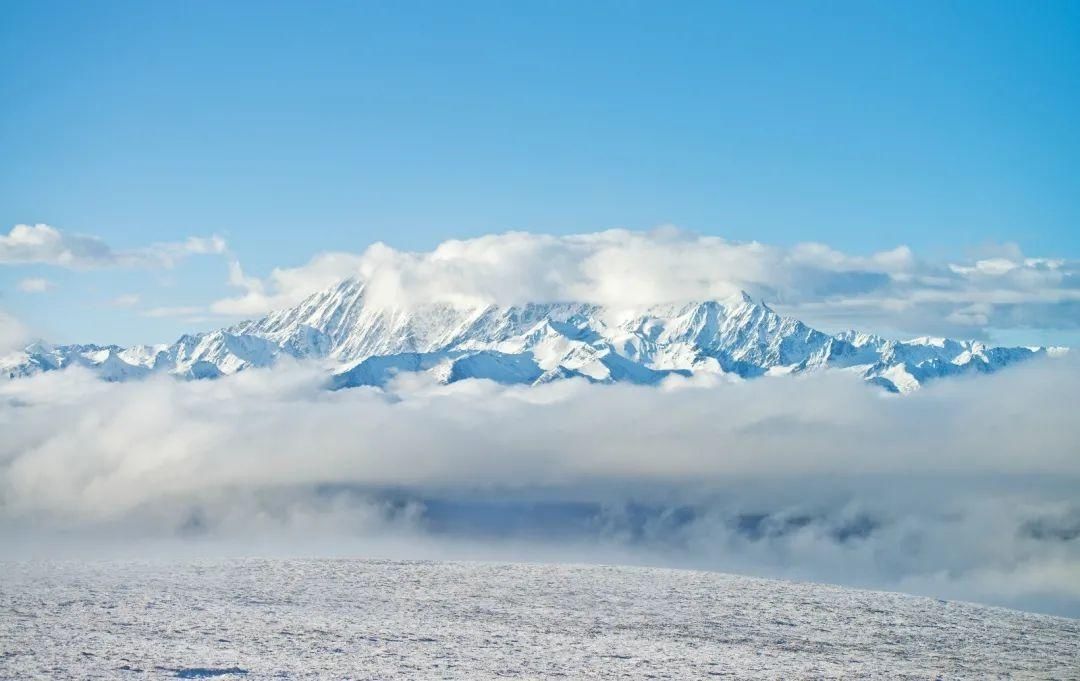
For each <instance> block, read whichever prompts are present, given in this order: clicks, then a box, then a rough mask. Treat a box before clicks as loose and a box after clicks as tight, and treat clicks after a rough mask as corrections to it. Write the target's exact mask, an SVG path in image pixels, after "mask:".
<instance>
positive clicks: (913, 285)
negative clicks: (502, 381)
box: [211, 228, 1080, 337]
mask: <svg viewBox="0 0 1080 681" xmlns="http://www.w3.org/2000/svg"><path fill="white" fill-rule="evenodd" d="M1078 272H1080V265H1078V263H1077V262H1074V261H1068V260H1064V259H1046V258H1030V257H1025V256H1023V254H1021V253H1020V252H1019V250H1018V249H1016V248H1015V247H1009V248H1004V249H1001V251H1000V253H998V254H995V256H994V257H992V258H985V259H980V260H975V261H972V262H953V263H935V262H931V261H927V260H924V259H921V258H919V257H917V256H916V254H915V253H913V252H912V251H911V249H909V248H907V247H905V246H898V247H896V248H894V249H891V250H887V251H882V252H879V253H873V254H870V255H865V256H864V255H852V254H847V253H844V252H842V251H839V250H836V249H834V248H831V247H829V246H826V245H823V244H816V243H806V244H799V245H796V246H794V247H790V248H781V247H776V246H769V245H766V244H762V243H758V242H733V241H728V240H725V239H722V238H720V237H712V236H702V235H698V234H692V233H687V232H684V231H680V230H678V229H674V228H662V229H658V230H654V231H651V232H631V231H626V230H610V231H606V232H598V233H593V234H579V235H571V236H552V235H544V234H531V233H523V232H511V233H506V234H496V235H488V236H483V237H478V238H475V239H467V240H451V241H446V242H443V243H441V244H439V245H438V246H437V247H436V248H435V249H434V250H432V251H429V252H422V253H417V252H407V251H400V250H397V249H394V248H391V247H390V246H387V245H386V244H382V243H377V244H374V245H372V246H370V247H369V248H367V249H366V250H365V251H363V252H362V253H360V254H348V253H328V254H322V255H319V256H317V257H316V258H314V259H313V260H312V261H311V262H309V263H308V264H306V265H304V266H301V267H296V268H288V269H277V270H274V271H273V272H272V273H271V274H270V276H269V277H267V278H266V279H259V278H256V277H251V276H249V275H246V274H245V273H244V272H243V270H242V269H241V268H240V265H239V263H234V264H233V267H232V270H231V276H230V283H231V284H232V285H233V286H235V287H237V288H239V289H242V290H243V294H242V295H239V296H236V297H232V298H226V299H223V300H219V301H217V302H216V303H214V304H213V305H212V308H211V309H212V310H213V311H214V312H216V313H219V314H230V315H248V316H252V315H257V314H262V313H265V312H267V311H269V310H271V309H276V308H280V307H285V306H289V305H293V304H295V303H297V302H299V301H300V300H302V299H303V298H304V297H305V296H306V295H309V294H311V293H313V292H315V291H317V290H319V289H321V288H325V287H326V286H328V285H330V284H332V283H333V282H334V281H336V280H338V279H341V278H344V277H358V278H360V279H362V280H363V281H365V282H366V283H367V285H368V300H369V303H370V304H376V305H386V306H394V307H397V306H408V305H411V304H415V303H426V302H447V303H451V304H455V305H462V306H472V305H484V304H488V303H498V304H516V303H522V302H527V301H535V302H544V301H567V300H573V301H581V302H593V303H599V304H603V305H609V306H613V307H616V308H619V307H622V308H625V307H640V306H642V305H648V304H651V303H662V302H672V301H685V300H700V299H706V298H722V297H726V296H729V295H733V294H735V293H737V292H739V291H743V290H745V291H747V292H749V293H750V294H751V295H753V296H755V297H757V298H762V299H764V300H765V301H766V302H769V303H770V304H772V305H773V306H774V307H776V308H777V309H778V310H779V311H781V312H784V313H788V314H791V315H793V316H796V317H800V318H803V319H805V320H806V321H808V322H810V323H812V324H818V325H821V326H823V327H826V328H828V329H837V330H838V329H841V328H852V327H854V328H862V329H868V330H884V331H886V332H904V333H911V334H914V335H921V334H926V333H931V334H941V335H960V336H965V337H972V336H975V337H978V336H983V335H985V334H986V332H987V330H988V329H992V328H1040V329H1076V328H1078V327H1080V276H1078Z"/></svg>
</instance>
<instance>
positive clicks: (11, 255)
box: [0, 224, 227, 269]
mask: <svg viewBox="0 0 1080 681" xmlns="http://www.w3.org/2000/svg"><path fill="white" fill-rule="evenodd" d="M226 250H227V246H226V243H225V240H224V239H222V238H221V237H219V236H217V235H213V236H210V237H189V238H188V239H185V240H184V241H178V242H166V243H159V244H153V245H151V246H148V247H146V248H142V249H137V250H128V251H116V250H113V249H112V248H111V247H110V246H109V245H108V244H107V243H105V242H104V241H102V240H101V239H99V238H97V237H94V236H84V235H79V234H69V233H67V232H63V231H61V230H59V229H57V228H55V227H51V226H49V225H43V224H38V225H15V226H14V227H12V229H11V231H10V232H9V233H8V234H6V235H4V234H0V265H21V264H45V265H54V266H57V267H67V268H71V269H94V268H100V267H146V268H171V267H174V266H175V265H176V264H177V262H179V261H180V260H182V259H184V258H187V257H188V256H191V255H208V254H222V253H225V252H226Z"/></svg>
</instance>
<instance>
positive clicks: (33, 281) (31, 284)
mask: <svg viewBox="0 0 1080 681" xmlns="http://www.w3.org/2000/svg"><path fill="white" fill-rule="evenodd" d="M16 286H17V287H18V289H19V290H20V291H22V292H23V293H45V292H46V291H49V290H52V289H54V288H56V283H55V282H52V281H49V280H48V279H45V278H42V277H27V278H26V279H20V280H19V283H18V284H16Z"/></svg>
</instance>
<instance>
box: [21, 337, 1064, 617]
mask: <svg viewBox="0 0 1080 681" xmlns="http://www.w3.org/2000/svg"><path fill="white" fill-rule="evenodd" d="M1078 379H1080V367H1078V366H1077V363H1076V361H1075V359H1069V358H1063V359H1058V360H1046V361H1042V362H1032V363H1030V364H1029V365H1026V366H1021V367H1017V368H1015V369H1013V370H1010V371H1006V372H1002V373H1000V374H995V375H992V376H980V377H977V378H973V379H957V380H953V381H948V382H940V383H937V384H934V385H932V386H930V387H928V388H927V389H925V390H923V391H920V392H919V393H917V394H915V395H912V396H908V397H904V398H896V397H893V396H888V395H885V394H883V393H882V392H881V391H878V390H875V389H874V388H873V387H871V386H867V385H865V384H864V383H863V382H861V381H860V380H858V378H857V377H856V376H853V375H847V374H844V373H840V372H834V373H827V374H818V375H810V376H805V377H788V378H786V379H760V380H756V381H748V382H744V383H736V384H731V383H720V382H715V383H714V382H709V381H701V380H688V379H681V378H674V379H671V380H669V381H668V382H666V383H665V384H663V385H662V386H661V387H659V388H647V387H640V386H632V385H612V386H594V385H587V384H584V383H581V382H577V381H565V382H560V383H556V384H551V385H547V386H540V387H536V388H529V387H513V386H510V387H508V386H498V385H495V384H491V383H489V382H485V381H463V382H460V383H456V384H452V385H449V386H442V385H436V384H432V383H427V382H425V380H424V379H423V377H415V376H410V377H403V378H402V379H401V380H400V381H399V382H398V383H397V384H395V385H394V386H393V387H392V389H391V390H390V391H389V392H382V391H378V390H374V389H354V390H346V391H339V392H327V391H325V390H324V389H323V387H324V381H325V376H324V375H323V374H321V373H320V372H318V371H317V370H315V369H313V368H310V367H304V366H296V367H287V366H286V367H282V368H278V369H275V370H268V371H250V372H242V373H241V374H238V375H235V376H232V377H228V378H225V379H222V380H218V381H211V382H193V383H184V382H178V381H174V380H171V379H168V378H165V377H160V378H155V379H151V380H148V381H145V382H139V383H125V384H107V383H103V382H100V381H97V380H94V379H93V378H92V377H91V376H90V375H89V374H82V373H80V370H79V369H78V368H75V369H71V370H67V371H65V372H55V373H50V374H43V375H40V376H37V377H34V378H30V379H26V380H20V381H12V382H9V383H6V384H3V385H2V386H0V431H2V432H4V438H2V439H0V533H6V535H10V536H15V535H17V534H18V533H19V531H20V530H21V531H23V532H24V533H25V532H26V528H33V532H34V533H38V534H41V533H44V532H45V530H46V529H48V528H52V529H55V530H56V531H58V532H64V531H71V530H78V531H79V532H80V533H82V532H83V531H84V530H85V531H89V529H88V528H94V530H95V531H102V532H105V531H106V530H107V529H108V528H114V530H116V534H117V535H118V536H119V535H122V536H126V537H162V536H168V537H172V538H176V539H177V540H178V541H180V540H183V541H188V540H194V539H193V538H199V537H222V536H228V537H244V536H251V535H252V533H255V534H261V533H270V532H272V531H274V530H275V528H277V529H281V528H286V529H289V528H291V529H292V530H294V531H296V530H299V531H300V532H301V533H309V532H313V531H314V530H315V529H318V532H320V533H328V534H329V535H331V536H332V535H334V534H335V533H338V534H341V535H342V536H343V537H346V538H352V539H354V540H355V539H357V537H360V538H361V539H362V538H363V537H366V536H368V534H369V533H372V532H374V533H377V534H381V535H383V536H395V537H398V538H408V540H409V542H411V543H414V544H423V545H424V546H426V547H428V549H427V550H429V551H435V552H436V553H438V551H437V550H436V549H432V548H431V547H433V546H435V547H438V546H442V547H444V548H446V547H450V548H446V550H447V551H451V552H452V550H453V549H452V547H454V546H457V547H459V549H458V550H459V551H460V552H464V554H465V556H473V557H475V556H477V555H487V556H496V555H499V556H502V557H522V556H531V555H546V556H547V557H550V556H552V555H558V556H560V557H564V558H575V559H608V558H611V557H612V556H617V557H618V559H619V560H632V561H637V562H659V563H665V564H677V565H684V566H694V567H708V568H715V569H725V570H737V571H744V572H751V573H757V574H774V575H781V576H788V577H798V578H808V579H817V580H825V581H835V582H840V583H847V584H857V585H860V586H874V587H885V588H900V589H905V590H909V591H915V592H919V593H932V594H935V595H939V596H944V597H964V598H972V599H975V600H982V601H990V602H997V603H1008V604H1013V605H1022V606H1028V607H1038V608H1050V607H1055V608H1059V609H1060V608H1062V607H1067V608H1070V609H1071V610H1070V612H1073V613H1077V612H1080V593H1078V592H1077V590H1076V584H1078V583H1080V580H1078V579H1077V577H1080V505H1078V504H1077V502H1076V499H1075V489H1076V484H1077V483H1078V482H1080V457H1077V454H1076V442H1078V441H1080V422H1078V421H1077V420H1076V419H1075V415H1074V414H1073V411H1074V410H1073V409H1072V405H1074V404H1076V402H1077V398H1080V395H1078V394H1077V393H1078V391H1080V380H1078ZM116 528H122V531H120V530H117V529H116ZM0 539H3V537H0ZM9 545H10V544H9ZM349 545H350V546H353V547H355V548H356V550H363V546H364V543H363V541H360V542H359V543H354V544H349ZM462 546H465V547H466V548H465V549H461V548H460V547H462ZM477 547H483V551H484V552H486V553H478V551H479V549H478V548H477ZM532 551H535V552H536V553H531V552H532ZM545 551H547V552H548V553H546V554H545V553H544V552H545ZM560 551H561V552H562V553H561V554H560V553H559V552H560ZM460 552H459V553H457V554H453V553H451V554H450V555H457V556H459V557H461V555H462V553H460ZM500 552H501V553H500ZM1054 603H1057V604H1058V605H1053V604H1054Z"/></svg>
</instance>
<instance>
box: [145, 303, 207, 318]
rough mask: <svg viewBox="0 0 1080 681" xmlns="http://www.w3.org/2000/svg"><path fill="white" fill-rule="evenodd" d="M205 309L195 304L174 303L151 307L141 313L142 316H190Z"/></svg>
mask: <svg viewBox="0 0 1080 681" xmlns="http://www.w3.org/2000/svg"><path fill="white" fill-rule="evenodd" d="M204 312H205V310H204V309H203V308H201V307H199V306H197V305H174V306H163V307H151V308H147V309H145V310H143V311H142V312H141V314H142V315H143V316H144V317H154V318H162V317H191V316H192V315H198V314H202V313H204Z"/></svg>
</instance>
